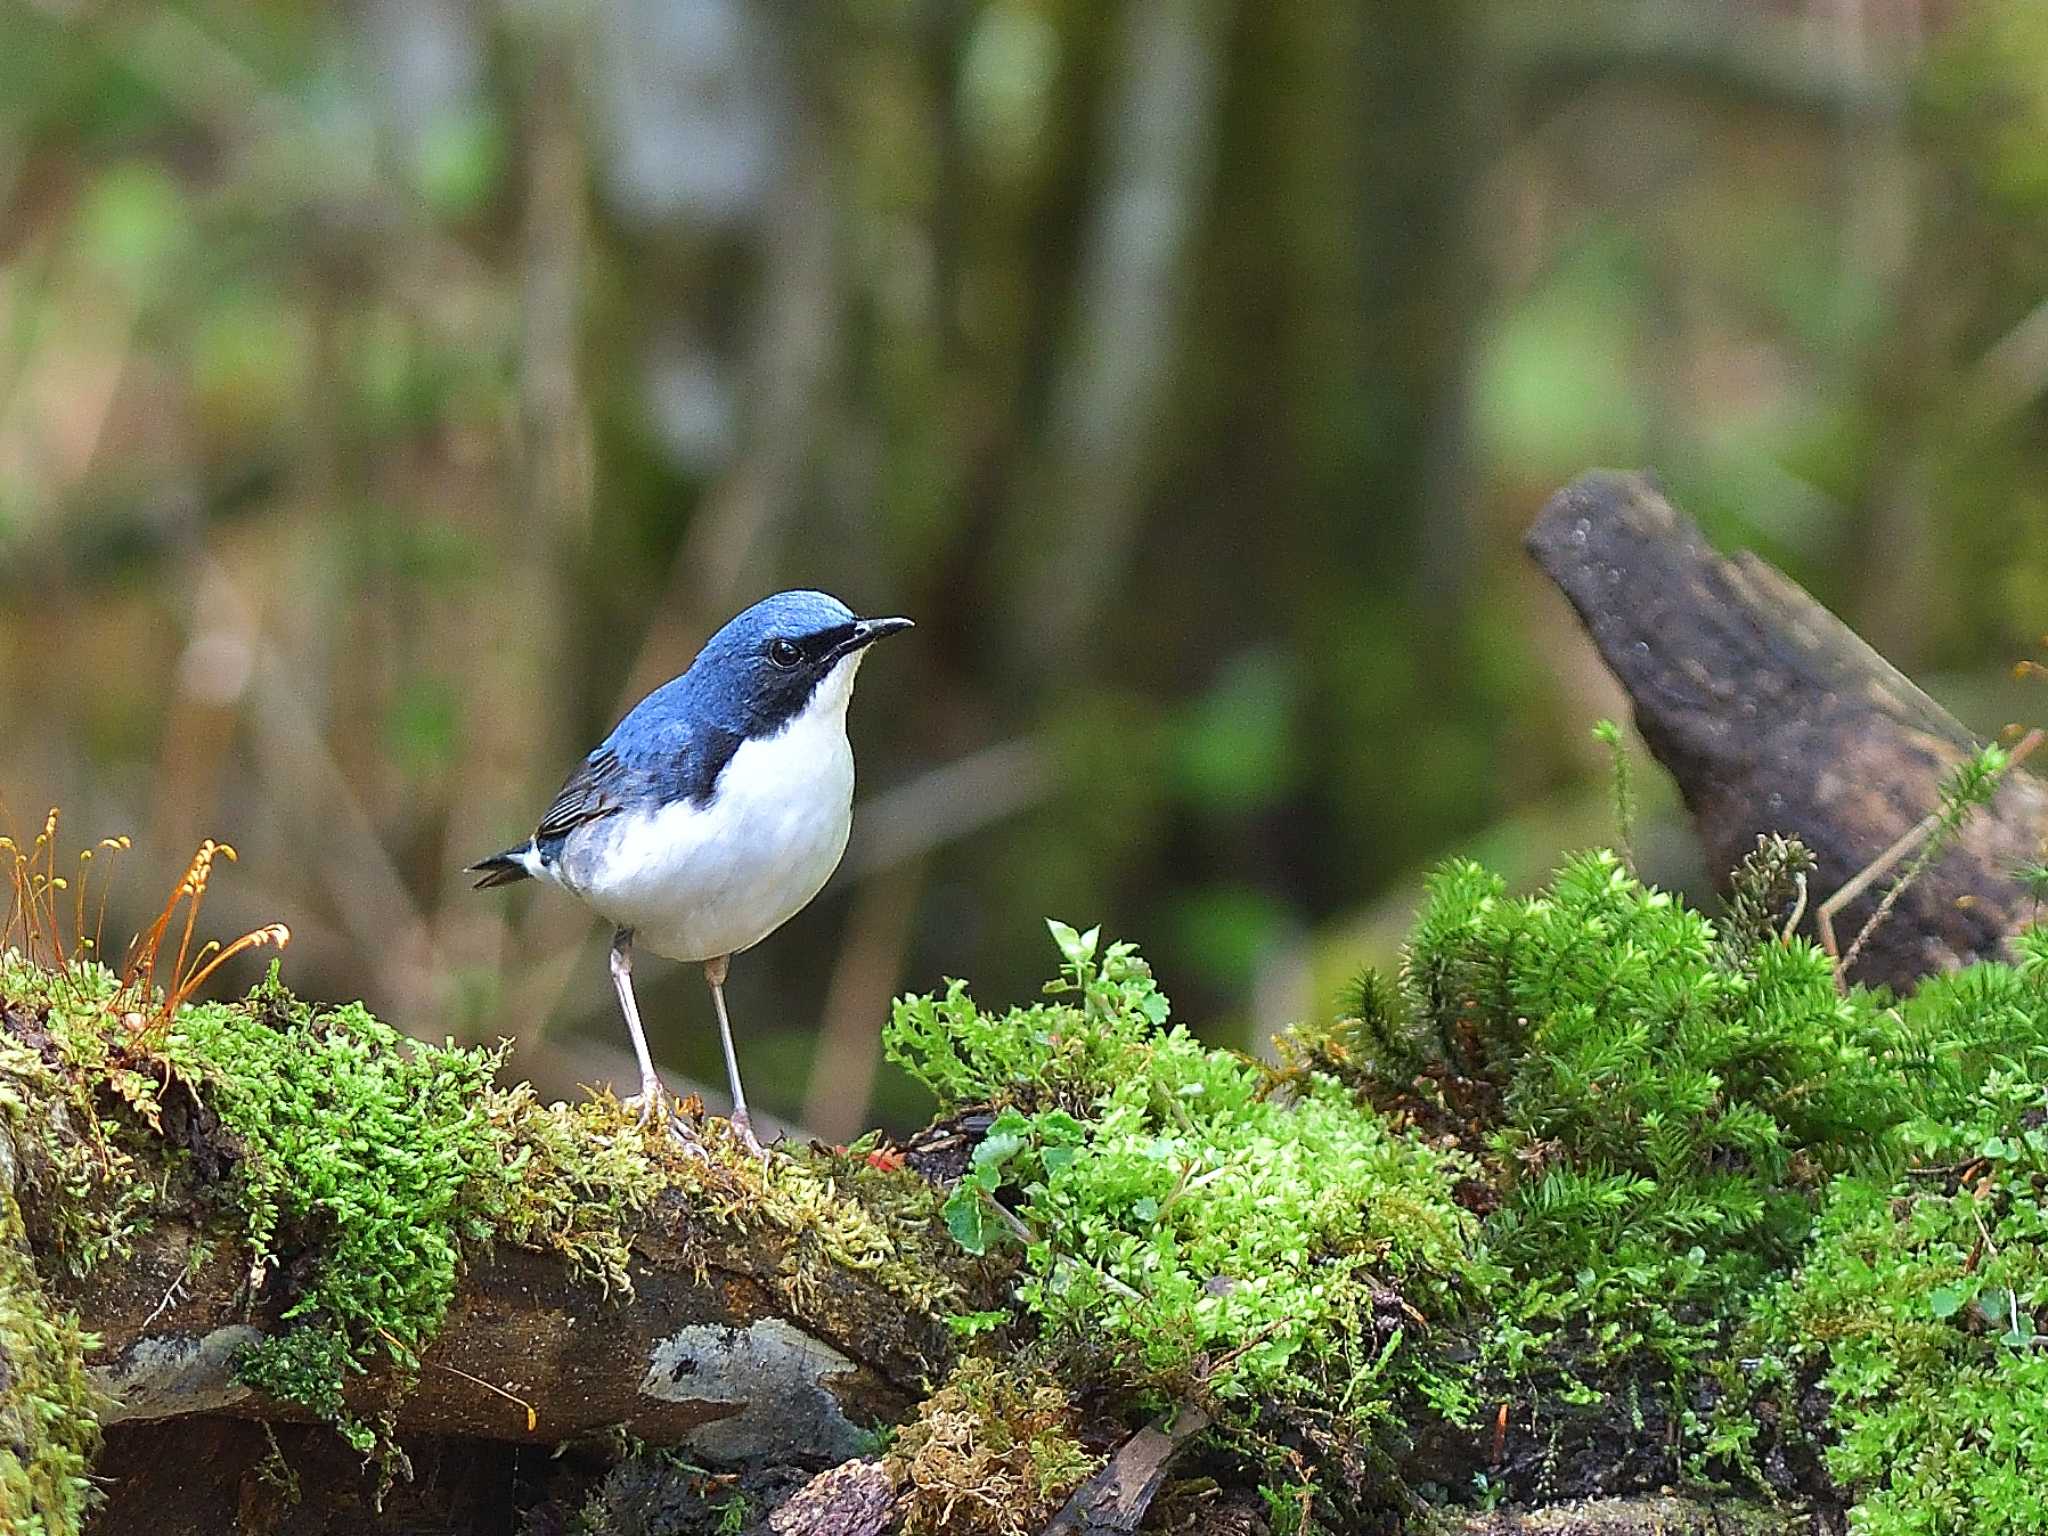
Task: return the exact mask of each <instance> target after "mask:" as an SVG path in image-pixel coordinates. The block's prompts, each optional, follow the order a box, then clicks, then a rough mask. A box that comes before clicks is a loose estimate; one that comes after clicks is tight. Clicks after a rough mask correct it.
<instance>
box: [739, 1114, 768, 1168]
mask: <svg viewBox="0 0 2048 1536" xmlns="http://www.w3.org/2000/svg"><path fill="white" fill-rule="evenodd" d="M730 1124H731V1126H732V1135H733V1140H735V1141H737V1142H738V1143H739V1144H740V1145H741V1146H742V1147H744V1148H746V1150H747V1152H748V1153H749V1154H750V1155H751V1156H754V1157H757V1158H759V1159H760V1160H761V1161H762V1162H764V1163H765V1162H767V1161H768V1149H767V1148H766V1147H764V1146H762V1145H761V1143H760V1141H759V1139H758V1138H756V1137H755V1135H754V1125H753V1120H752V1117H751V1116H749V1115H748V1114H747V1112H746V1111H745V1110H744V1109H736V1110H734V1111H733V1113H732V1120H731V1121H730Z"/></svg>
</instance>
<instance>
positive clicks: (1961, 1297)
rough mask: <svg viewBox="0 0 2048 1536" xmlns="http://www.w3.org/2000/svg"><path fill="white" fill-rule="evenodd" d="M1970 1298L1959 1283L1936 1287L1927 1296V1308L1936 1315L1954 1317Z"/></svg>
mask: <svg viewBox="0 0 2048 1536" xmlns="http://www.w3.org/2000/svg"><path fill="white" fill-rule="evenodd" d="M1969 1299H1970V1298H1969V1296H1968V1294H1967V1293H1966V1292H1965V1291H1964V1290H1963V1288H1962V1287H1961V1286H1959V1285H1942V1286H1937V1287H1935V1289H1934V1290H1932V1291H1930V1292H1929V1293H1928V1296H1927V1310H1928V1311H1930V1312H1932V1313H1933V1314H1934V1315H1935V1316H1936V1317H1954V1316H1955V1315H1956V1313H1958V1312H1960V1311H1961V1310H1962V1308H1963V1303H1964V1302H1966V1301H1968V1300H1969Z"/></svg>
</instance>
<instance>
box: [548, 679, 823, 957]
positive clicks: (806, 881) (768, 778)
mask: <svg viewBox="0 0 2048 1536" xmlns="http://www.w3.org/2000/svg"><path fill="white" fill-rule="evenodd" d="M843 710H844V706H843V704H842V706H841V709H840V711H839V712H837V718H832V717H831V716H830V715H829V714H827V712H825V711H818V712H816V713H818V714H827V718H825V719H819V720H814V719H812V718H810V717H809V716H805V717H799V718H798V719H797V720H796V721H794V722H793V723H792V724H791V726H790V727H789V728H788V729H786V730H784V731H783V732H782V733H781V734H780V735H778V736H774V737H770V738H767V739H765V740H754V741H748V742H745V743H743V744H742V745H741V746H740V748H739V750H738V751H737V752H735V753H734V754H733V756H732V761H731V762H729V763H727V764H726V767H725V771H724V772H723V773H722V774H720V775H719V780H718V787H717V790H716V792H715V793H714V794H713V796H712V797H711V800H710V802H709V803H708V804H706V805H701V806H693V805H690V804H687V803H677V804H674V805H669V806H664V807H662V808H661V809H659V810H656V811H652V812H642V813H633V812H628V813H626V814H624V815H620V816H614V817H610V818H608V819H607V820H606V821H604V822H601V823H598V824H597V825H596V826H595V827H593V829H592V830H593V831H594V832H597V833H598V836H597V837H594V838H593V839H592V840H591V841H592V846H589V847H588V848H587V849H586V850H581V851H580V852H581V855H582V856H581V857H574V858H572V859H571V860H570V865H571V868H570V869H569V870H567V871H565V878H564V881H563V883H564V884H566V885H568V886H569V887H570V889H572V890H574V891H575V892H576V894H577V895H579V896H581V897H582V898H583V899H584V901H586V902H587V903H588V904H589V905H590V906H591V907H593V908H595V909H596V910H597V911H598V912H599V913H600V914H602V915H603V916H604V917H606V918H608V919H609V920H610V921H612V922H614V923H616V924H618V925H619V926H620V927H622V928H631V929H633V930H634V940H635V942H636V943H637V944H639V945H640V946H642V947H644V948H646V949H650V950H652V951H653V952H654V953H655V954H658V955H665V956H667V957H668V958H669V959H671V960H715V959H717V958H718V957H719V956H721V955H730V954H735V953H737V952H738V951H740V950H743V949H746V948H748V947H749V946H750V945H754V944H758V943H759V942H760V941H761V940H763V939H765V938H766V937H768V935H769V934H771V933H773V932H774V931H775V930H776V929H777V928H780V927H781V926H782V925H783V924H784V923H785V922H787V921H788V920H789V919H790V918H792V917H794V916H795V915H796V914H797V913H798V912H799V911H801V910H802V909H803V907H804V906H805V905H806V904H807V903H808V902H809V901H810V899H811V898H812V897H813V896H815V895H817V894H818V892H819V890H820V889H821V888H822V887H823V886H824V884H825V882H826V881H827V880H828V879H830V878H831V875H832V871H833V870H834V869H836V868H838V867H839V859H840V856H841V855H842V854H843V853H845V851H846V837H847V833H848V832H849V831H850V830H851V828H852V826H853V751H852V749H851V747H850V746H849V745H848V744H847V740H846V733H845V728H844V726H843V724H842V723H841V722H842V721H843V719H844V713H843ZM579 866H580V867H579Z"/></svg>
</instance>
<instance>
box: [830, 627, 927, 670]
mask: <svg viewBox="0 0 2048 1536" xmlns="http://www.w3.org/2000/svg"><path fill="white" fill-rule="evenodd" d="M915 628H917V626H916V625H915V624H913V623H911V622H910V620H908V619H856V620H854V622H853V624H852V626H851V628H850V630H849V632H848V634H847V636H846V638H845V639H844V640H841V641H840V642H839V643H838V644H837V645H836V646H834V647H833V648H832V659H833V660H834V661H837V660H838V659H839V658H840V657H842V656H851V655H852V654H853V653H854V652H855V651H857V650H859V649H860V648H861V647H862V646H867V645H873V644H874V643H875V642H876V641H877V640H881V639H884V638H886V637H887V636H889V635H893V634H896V633H898V632H899V631H901V630H906V629H915Z"/></svg>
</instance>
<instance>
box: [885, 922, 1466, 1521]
mask: <svg viewBox="0 0 2048 1536" xmlns="http://www.w3.org/2000/svg"><path fill="white" fill-rule="evenodd" d="M1055 936H1056V938H1057V939H1058V940H1059V942H1060V944H1061V946H1062V948H1063V950H1064V951H1065V958H1066V972H1065V974H1064V976H1063V977H1062V978H1061V980H1060V981H1058V982H1055V983H1054V985H1053V987H1052V988H1051V989H1049V990H1050V991H1052V992H1053V994H1054V996H1055V997H1056V998H1057V999H1059V1001H1056V1002H1054V1003H1052V1004H1049V1005H1039V1006H1036V1007H1032V1008H1027V1009H1017V1010H1012V1011H1011V1012H1010V1013H1008V1014H1002V1015H996V1014H984V1013H982V1012H981V1011H980V1010H978V1009H977V1008H976V1007H975V1006H974V1004H973V1003H972V1001H971V999H969V998H968V996H967V994H966V993H965V992H964V990H963V989H961V988H959V987H957V986H955V987H952V988H950V989H949V990H948V991H947V993H946V994H945V995H943V996H941V997H932V998H906V999H904V1000H903V1001H901V1002H900V1003H899V1004H898V1005H897V1008H896V1011H895V1016H894V1018H893V1019H892V1021H891V1024H890V1026H889V1031H888V1035H887V1040H888V1043H889V1047H890V1050H891V1052H892V1054H893V1055H894V1056H895V1057H896V1059H898V1060H899V1061H902V1062H903V1063H904V1064H905V1065H907V1066H908V1067H909V1068H910V1070H911V1071H912V1072H913V1073H915V1074H917V1075H918V1076H920V1077H921V1078H923V1079H924V1080H925V1081H926V1082H927V1083H928V1084H930V1085H931V1086H933V1087H934V1088H935V1089H936V1090H937V1091H939V1092H940V1093H941V1095H942V1097H943V1098H945V1099H947V1100H948V1101H951V1102H961V1101H965V1100H969V1099H974V1098H980V1099H989V1100H997V1101H1003V1102H1006V1103H1007V1105H1008V1107H1007V1108H1005V1109H1004V1110H1003V1111H1002V1113H1000V1114H999V1115H998V1116H997V1117H996V1119H995V1120H994V1123H993V1124H992V1125H991V1126H990V1128H989V1131H988V1133H987V1135H986V1137H985V1138H984V1139H983V1141H982V1142H981V1143H980V1145H979V1146H978V1147H977V1148H976V1150H975V1153H974V1158H973V1164H972V1166H971V1168H970V1170H969V1172H968V1174H967V1176H966V1177H965V1178H964V1179H963V1180H962V1181H961V1183H960V1185H959V1187H958V1188H957V1189H956V1190H955V1192H954V1194H953V1196H952V1197H951V1199H949V1201H948V1203H947V1217H948V1221H949V1224H950V1226H951V1227H952V1230H953V1232H954V1234H955V1236H956V1238H957V1239H958V1241H960V1242H961V1243H962V1244H963V1245H964V1246H966V1247H967V1248H968V1249H970V1251H975V1252H981V1251H985V1250H987V1249H990V1248H992V1247H995V1246H998V1245H1001V1246H1006V1247H1010V1248H1013V1249H1014V1250H1015V1251H1016V1253H1017V1256H1018V1259H1019V1262H1020V1263H1021V1267H1022V1272H1021V1278H1020V1283H1019V1284H1018V1287H1017V1290H1016V1300H1017V1304H1018V1305H1019V1307H1020V1308H1021V1310H1022V1312H1023V1314H1024V1315H1025V1317H1026V1318H1028V1319H1029V1321H1030V1322H1031V1323H1032V1324H1033V1325H1034V1327H1035V1329H1036V1331H1037V1332H1038V1334H1039V1336H1040V1337H1041V1338H1042V1339H1043V1340H1045V1341H1046V1343H1047V1345H1048V1346H1049V1347H1050V1348H1051V1350H1052V1352H1053V1353H1054V1355H1055V1356H1056V1357H1058V1358H1059V1359H1060V1360H1061V1361H1062V1369H1063V1371H1064V1372H1065V1374H1066V1375H1067V1377H1068V1379H1069V1380H1070V1381H1071V1382H1074V1383H1077V1384H1079V1383H1082V1382H1088V1383H1091V1384H1094V1385H1098V1386H1100V1385H1105V1384H1106V1385H1110V1386H1112V1387H1117V1388H1121V1389H1123V1390H1124V1391H1126V1392H1135V1393H1137V1394H1138V1395H1139V1397H1140V1399H1141V1400H1143V1401H1152V1402H1158V1401H1171V1400H1177V1399H1181V1398H1186V1397H1194V1398H1196V1399H1198V1400H1200V1401H1203V1402H1204V1403H1207V1404H1211V1405H1214V1407H1215V1408H1216V1409H1217V1411H1218V1412H1219V1413H1221V1414H1223V1415H1224V1416H1225V1418H1226V1420H1227V1433H1228V1434H1229V1435H1231V1436H1233V1437H1234V1438H1235V1439H1236V1440H1237V1442H1238V1443H1239V1444H1240V1445H1241V1446H1242V1447H1243V1448H1245V1449H1247V1450H1249V1451H1250V1452H1251V1453H1252V1454H1254V1455H1270V1456H1272V1457H1275V1458H1277V1459H1284V1454H1285V1453H1284V1450H1283V1448H1282V1442H1283V1440H1284V1439H1285V1438H1286V1437H1287V1436H1289V1435H1291V1434H1293V1433H1295V1432H1296V1431H1298V1430H1299V1429H1300V1427H1301V1426H1302V1425H1303V1424H1305V1423H1306V1422H1307V1421H1308V1420H1309V1419H1311V1418H1313V1420H1314V1421H1315V1425H1316V1432H1317V1433H1318V1434H1320V1435H1321V1436H1323V1437H1324V1438H1325V1442H1326V1443H1330V1444H1332V1445H1336V1444H1342V1445H1344V1446H1347V1447H1348V1448H1349V1449H1348V1450H1346V1451H1340V1452H1338V1453H1337V1454H1334V1455H1333V1456H1332V1457H1331V1458H1330V1461H1331V1462H1332V1464H1343V1463H1345V1462H1347V1460H1350V1459H1354V1458H1356V1459H1358V1460H1359V1461H1360V1463H1361V1464H1364V1463H1369V1462H1371V1461H1372V1459H1373V1458H1372V1456H1371V1452H1372V1450H1373V1448H1374V1446H1375V1445H1376V1444H1377V1443H1378V1442H1379V1440H1380V1439H1381V1438H1382V1436H1383V1435H1384V1433H1385V1432H1386V1431H1388V1430H1390V1429H1392V1428H1393V1427H1394V1426H1395V1425H1397V1424H1398V1423H1399V1422H1401V1421H1402V1420H1404V1419H1405V1418H1406V1417H1408V1416H1409V1415H1410V1414H1412V1413H1415V1412H1423V1411H1427V1412H1433V1413H1447V1414H1452V1415H1458V1414H1461V1413H1463V1412H1464V1411H1465V1409H1466V1407H1467V1400H1466V1398H1465V1395H1464V1390H1463V1381H1462V1377H1463V1373H1462V1371H1461V1370H1459V1369H1458V1368H1456V1367H1454V1366H1451V1365H1449V1364H1447V1363H1446V1362H1445V1360H1444V1359H1443V1358H1441V1356H1440V1355H1439V1353H1438V1352H1437V1351H1436V1349H1435V1348H1434V1346H1433V1340H1432V1330H1433V1329H1435V1328H1437V1327H1438V1325H1440V1324H1442V1323H1443V1322H1445V1321H1446V1320H1448V1319H1450V1318H1452V1317H1455V1316H1456V1315H1457V1314H1458V1312H1459V1311H1460V1310H1461V1309H1462V1307H1463V1306H1464V1304H1465V1303H1466V1302H1467V1301H1468V1300H1469V1299H1470V1297H1471V1296H1472V1295H1473V1294H1474V1293H1475V1284H1476V1282H1477V1280H1478V1278H1479V1277H1480V1276H1482V1275H1483V1274H1484V1273H1485V1271H1486V1269H1487V1266H1486V1263H1485V1261H1484V1259H1483V1258H1482V1257H1481V1256H1480V1255H1479V1254H1478V1253H1476V1252H1475V1250H1474V1240H1475V1238H1476V1236H1477V1224H1476V1222H1475V1221H1474V1220H1473V1219H1472V1218H1471V1217H1470V1216H1469V1215H1468V1214H1467V1213H1466V1212H1465V1211H1464V1210H1462V1209H1461V1208H1460V1207H1459V1206H1458V1204H1457V1203H1456V1201H1455V1200H1454V1199H1453V1195H1452V1187H1453V1183H1454V1181H1455V1180H1456V1178H1457V1177H1458V1176H1459V1174H1460V1173H1461V1172H1464V1171H1467V1169H1468V1167H1469V1165H1468V1164H1466V1163H1465V1162H1464V1161H1463V1160H1462V1159H1460V1158H1457V1157H1456V1156H1450V1157H1446V1156H1443V1155H1440V1154H1439V1153H1437V1152H1436V1151H1434V1150H1432V1149H1430V1148H1428V1147H1426V1146H1424V1145H1422V1144H1421V1143H1420V1142H1419V1141H1418V1140H1416V1139H1415V1138H1412V1137H1408V1136H1404V1135H1402V1134H1399V1133H1398V1132H1396V1131H1395V1130H1393V1129H1392V1128H1391V1127H1389V1125H1388V1124H1387V1123H1386V1122H1384V1121H1383V1120H1382V1119H1381V1118H1380V1117H1379V1116H1378V1115H1376V1114H1375V1113H1373V1112H1372V1111H1371V1110H1370V1109H1366V1108H1362V1107H1361V1106H1360V1105H1359V1104H1358V1103H1357V1101H1356V1100H1355V1099H1354V1098H1353V1097H1352V1095H1351V1094H1350V1093H1349V1092H1347V1091H1346V1089H1345V1088H1344V1087H1343V1085H1342V1084H1341V1083H1339V1082H1338V1081H1336V1080H1335V1079H1334V1078H1330V1077H1325V1076H1319V1075H1309V1076H1308V1077H1306V1078H1305V1079H1304V1080H1302V1081H1300V1082H1298V1083H1295V1084H1293V1085H1291V1091H1289V1092H1285V1093H1275V1092H1273V1091H1272V1089H1273V1086H1274V1085H1273V1083H1272V1081H1271V1079H1270V1076H1269V1074H1268V1073H1267V1072H1265V1071H1264V1070H1263V1069H1262V1068H1260V1067H1259V1066H1258V1065H1257V1064H1256V1063H1254V1062H1251V1061H1248V1060H1246V1059H1245V1058H1243V1057H1241V1056H1238V1055H1236V1054H1234V1053H1231V1052H1227V1051H1217V1050H1210V1049H1207V1048H1205V1047H1204V1046H1202V1045H1201V1044H1200V1042H1198V1041H1197V1040H1195V1039H1194V1037H1193V1036H1191V1035H1189V1034H1188V1033H1187V1031H1186V1030H1184V1029H1180V1028H1161V1027H1160V1025H1161V1023H1162V1021H1163V1020H1164V1019H1165V1017H1166V1005H1165V999H1164V998H1163V997H1162V996H1161V995H1160V994H1159V993H1158V991H1157V990H1156V988H1155V987H1154V985H1153V982H1152V978H1151V974H1150V972H1149V971H1148V970H1147V969H1146V968H1145V966H1144V964H1143V962H1142V961H1140V960H1139V959H1138V957H1137V956H1136V954H1135V953H1134V952H1133V951H1132V949H1131V948H1130V946H1129V945H1125V944H1112V945H1109V946H1107V947H1106V948H1100V949H1099V952H1098V940H1097V937H1096V936H1095V935H1094V934H1092V933H1091V934H1087V935H1079V934H1075V933H1074V932H1073V930H1071V929H1066V928H1063V927H1059V926H1057V925H1056V926H1055ZM1033 1071H1036V1072H1041V1073H1042V1074H1043V1076H1041V1077H1037V1078H1033V1077H1032V1076H1030V1075H1029V1074H1030V1073H1031V1072H1033ZM1006 1212H1007V1213H1013V1214H1006ZM1369 1481H1370V1480H1369V1479H1368V1483H1369ZM1382 1491H1384V1490H1382ZM1352 1492H1353V1493H1354V1494H1359V1495H1361V1496H1363V1497H1366V1498H1367V1499H1368V1500H1370V1499H1373V1498H1375V1497H1376V1495H1375V1494H1373V1492H1372V1490H1371V1488H1370V1487H1369V1486H1366V1485H1363V1484H1362V1485H1361V1487H1360V1488H1358V1489H1354V1490H1352Z"/></svg>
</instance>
